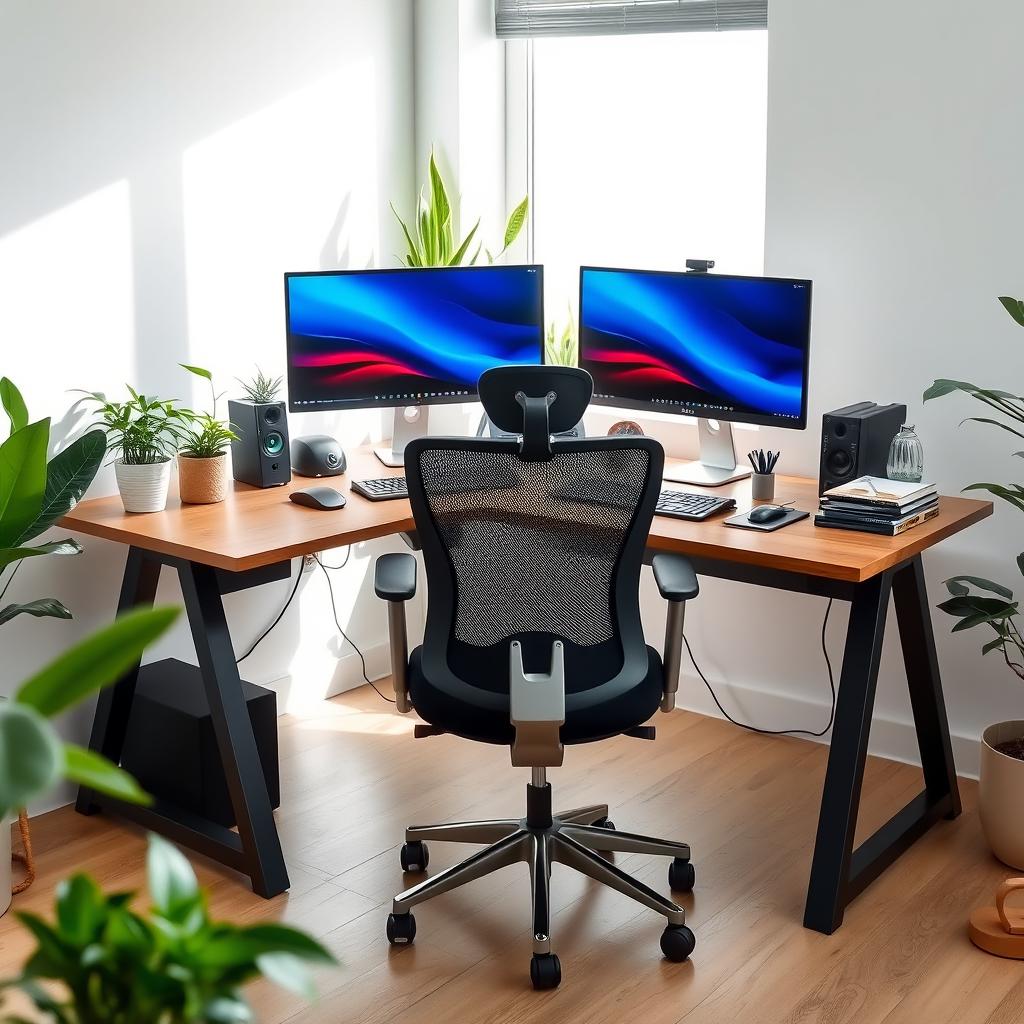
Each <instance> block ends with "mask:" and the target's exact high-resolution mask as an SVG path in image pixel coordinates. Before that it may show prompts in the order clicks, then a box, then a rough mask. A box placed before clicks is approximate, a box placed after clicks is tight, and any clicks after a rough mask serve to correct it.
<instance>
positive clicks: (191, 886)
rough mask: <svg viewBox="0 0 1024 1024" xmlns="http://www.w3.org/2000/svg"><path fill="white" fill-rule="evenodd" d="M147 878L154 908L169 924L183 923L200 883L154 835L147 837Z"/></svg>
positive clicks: (177, 852) (181, 858) (182, 860)
mask: <svg viewBox="0 0 1024 1024" xmlns="http://www.w3.org/2000/svg"><path fill="white" fill-rule="evenodd" d="M146 875H147V878H148V880H149V895H150V896H151V897H152V900H153V905H154V906H155V907H156V909H157V910H158V911H159V912H160V914H161V915H162V916H163V917H166V918H168V919H169V920H171V921H180V920H182V919H183V918H184V917H185V916H187V914H188V913H189V912H190V911H191V910H192V908H193V907H194V906H195V905H196V901H197V900H198V899H200V892H199V883H198V882H197V881H196V875H195V872H194V871H193V870H192V866H191V865H190V864H189V862H188V861H187V860H186V859H185V855H184V854H183V853H182V852H181V851H180V850H179V849H178V848H177V847H175V846H172V845H171V844H170V843H169V842H167V840H166V839H161V838H160V837H159V836H156V835H150V837H149V852H148V854H147V856H146ZM205 959H206V958H205V956H204V960H205ZM207 962H208V961H207Z"/></svg>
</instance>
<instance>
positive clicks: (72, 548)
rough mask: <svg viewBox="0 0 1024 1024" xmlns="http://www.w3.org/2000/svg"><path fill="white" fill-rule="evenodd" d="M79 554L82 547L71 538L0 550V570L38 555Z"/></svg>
mask: <svg viewBox="0 0 1024 1024" xmlns="http://www.w3.org/2000/svg"><path fill="white" fill-rule="evenodd" d="M81 553H82V545H81V544H79V543H78V541H77V540H73V539H72V538H71V537H65V539H64V540H51V541H48V542H47V543H46V544H33V545H29V546H27V547H20V548H0V569H3V568H5V567H6V566H8V565H10V564H11V562H19V561H21V559H23V558H35V557H36V556H38V555H80V554H81Z"/></svg>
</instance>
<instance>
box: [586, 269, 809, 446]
mask: <svg viewBox="0 0 1024 1024" xmlns="http://www.w3.org/2000/svg"><path fill="white" fill-rule="evenodd" d="M810 323H811V282H810V281H803V280H796V279H790V278H778V277H739V276H735V275H729V274H704V273H672V272H662V271H652V270H614V269H610V268H605V267H581V268H580V328H579V330H580V366H582V367H583V368H584V369H585V370H587V371H589V373H590V375H591V376H592V377H593V378H594V401H595V402H596V403H598V404H601V405H614V406H620V407H626V408H632V409H654V410H657V411H660V412H673V413H679V414H682V415H688V416H697V417H701V418H704V419H714V420H732V421H740V422H743V423H758V424H770V425H772V426H779V427H794V428H801V429H802V428H803V427H806V425H807V370H808V353H809V343H810Z"/></svg>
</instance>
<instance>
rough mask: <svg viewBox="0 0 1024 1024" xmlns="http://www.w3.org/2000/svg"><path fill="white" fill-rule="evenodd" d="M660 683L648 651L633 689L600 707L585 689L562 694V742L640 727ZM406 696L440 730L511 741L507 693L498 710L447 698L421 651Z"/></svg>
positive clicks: (656, 661) (657, 663)
mask: <svg viewBox="0 0 1024 1024" xmlns="http://www.w3.org/2000/svg"><path fill="white" fill-rule="evenodd" d="M663 679H664V671H663V669H662V664H661V656H660V655H659V654H658V652H657V651H656V650H654V648H653V647H648V648H647V674H646V675H645V676H644V678H643V679H641V680H640V682H639V683H637V685H636V686H633V687H631V688H630V689H627V690H625V691H624V692H622V693H621V694H618V695H616V696H614V697H612V698H610V699H609V700H603V701H601V702H599V703H594V702H593V701H592V700H591V699H590V698H591V697H592V696H593V695H592V693H590V692H589V691H586V690H584V691H582V692H581V693H578V694H574V693H567V694H566V696H565V724H564V725H563V726H562V731H561V736H562V742H563V743H565V744H570V743H590V742H591V741H593V740H603V739H607V738H608V737H609V736H617V735H619V734H620V733H622V732H625V731H626V730H627V729H632V728H634V727H635V726H638V725H643V723H644V722H646V721H647V720H648V719H649V718H650V717H651V716H652V715H653V714H654V713H655V711H657V710H658V705H659V704H660V703H661V694H662V687H663ZM409 697H410V698H411V700H412V706H413V707H414V708H415V709H416V713H417V714H418V715H419V716H420V718H422V719H423V720H424V721H425V722H428V723H429V724H430V725H435V726H437V727H438V728H440V729H444V730H445V732H450V733H454V734H455V735H456V736H462V737H464V738H465V739H470V740H477V741H479V742H481V743H501V744H511V743H512V741H513V739H514V738H515V729H514V728H513V726H512V723H511V721H510V719H509V703H508V697H507V695H504V701H503V710H495V709H491V708H483V707H474V706H473V705H471V704H467V703H466V702H465V701H463V700H461V699H456V698H454V697H452V696H451V695H449V694H448V693H446V692H445V691H444V690H442V689H441V688H440V687H438V686H436V685H434V684H433V683H432V682H431V681H430V680H429V679H428V678H427V677H426V675H425V674H424V672H423V663H422V648H420V647H417V648H416V649H415V650H414V651H413V652H412V655H411V656H410V658H409Z"/></svg>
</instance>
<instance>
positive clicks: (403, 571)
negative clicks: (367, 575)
mask: <svg viewBox="0 0 1024 1024" xmlns="http://www.w3.org/2000/svg"><path fill="white" fill-rule="evenodd" d="M373 589H374V591H375V592H376V594H377V596H378V597H381V598H383V599H384V600H385V601H408V600H409V599H410V598H411V597H414V596H415V594H416V559H415V558H413V556H412V555H410V554H408V553H407V552H405V551H401V552H395V553H392V554H389V555H381V556H380V557H379V558H378V559H377V564H376V565H375V566H374V570H373Z"/></svg>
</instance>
